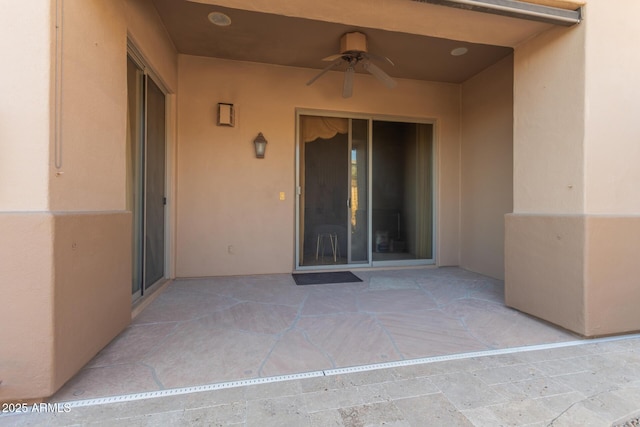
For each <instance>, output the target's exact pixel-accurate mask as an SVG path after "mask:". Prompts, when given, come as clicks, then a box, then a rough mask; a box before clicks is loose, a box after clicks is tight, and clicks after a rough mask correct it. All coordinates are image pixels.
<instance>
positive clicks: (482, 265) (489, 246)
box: [460, 56, 513, 279]
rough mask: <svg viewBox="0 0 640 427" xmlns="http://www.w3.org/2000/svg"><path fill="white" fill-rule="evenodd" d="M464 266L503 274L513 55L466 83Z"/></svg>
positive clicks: (510, 202) (510, 183) (510, 160)
mask: <svg viewBox="0 0 640 427" xmlns="http://www.w3.org/2000/svg"><path fill="white" fill-rule="evenodd" d="M461 126H462V143H461V147H462V148H461V166H460V171H461V176H462V178H461V180H462V182H461V200H462V201H461V206H462V209H461V216H460V218H461V220H460V233H461V239H460V266H462V267H463V268H466V269H469V270H472V271H476V272H479V273H482V274H486V275H488V276H491V277H495V278H498V279H503V278H504V215H505V214H507V213H510V212H511V211H512V209H513V57H512V56H510V57H508V58H505V59H504V60H502V61H500V62H499V63H497V64H495V65H493V66H492V67H490V68H488V69H486V70H484V71H483V72H481V73H479V74H478V75H476V76H474V77H473V78H471V79H469V80H468V81H466V82H465V83H464V84H463V85H462V115H461Z"/></svg>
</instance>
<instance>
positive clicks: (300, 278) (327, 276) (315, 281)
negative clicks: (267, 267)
mask: <svg viewBox="0 0 640 427" xmlns="http://www.w3.org/2000/svg"><path fill="white" fill-rule="evenodd" d="M292 276H293V280H295V281H296V285H298V286H301V285H327V284H329V283H350V282H362V279H360V278H359V277H358V276H356V275H355V274H353V273H352V272H350V271H330V272H327V273H297V274H292Z"/></svg>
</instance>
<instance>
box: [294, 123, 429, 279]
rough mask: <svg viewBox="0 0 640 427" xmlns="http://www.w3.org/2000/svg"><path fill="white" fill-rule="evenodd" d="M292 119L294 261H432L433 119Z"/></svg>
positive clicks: (312, 263)
mask: <svg viewBox="0 0 640 427" xmlns="http://www.w3.org/2000/svg"><path fill="white" fill-rule="evenodd" d="M298 120H299V121H298V129H299V135H298V194H299V198H298V205H297V208H298V222H297V233H298V234H297V241H298V250H297V263H296V265H297V268H306V267H309V268H312V267H313V268H331V266H345V265H349V266H374V265H387V264H393V265H407V264H416V263H418V264H425V263H429V262H433V259H434V254H433V178H432V176H433V170H432V163H433V158H432V157H433V155H432V152H433V125H432V124H429V123H426V124H425V123H411V122H400V121H384V120H372V119H369V118H350V117H331V116H322V115H313V114H301V115H299V117H298Z"/></svg>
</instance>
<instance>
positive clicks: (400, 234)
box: [372, 121, 433, 261]
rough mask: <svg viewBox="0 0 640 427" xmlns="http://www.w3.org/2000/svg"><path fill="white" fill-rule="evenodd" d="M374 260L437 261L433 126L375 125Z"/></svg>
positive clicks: (394, 123)
mask: <svg viewBox="0 0 640 427" xmlns="http://www.w3.org/2000/svg"><path fill="white" fill-rule="evenodd" d="M372 136H373V148H372V150H373V153H372V154H373V172H374V173H373V186H372V187H373V188H372V205H373V207H372V225H373V227H372V231H373V239H372V249H373V261H401V260H430V259H433V214H432V212H433V208H432V204H433V203H432V192H433V183H432V140H433V126H432V125H430V124H420V123H404V122H387V121H374V122H373V132H372Z"/></svg>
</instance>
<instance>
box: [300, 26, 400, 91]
mask: <svg viewBox="0 0 640 427" xmlns="http://www.w3.org/2000/svg"><path fill="white" fill-rule="evenodd" d="M340 52H341V53H338V54H336V55H331V56H328V57H326V58H324V59H323V61H330V62H331V63H330V64H329V65H327V66H326V67H325V68H324V69H323V70H322V71H320V73H318V74H317V75H316V76H315V77H314V78H312V79H311V80H309V81H308V82H307V86H309V85H311V84H313V82H315V81H316V80H318V79H319V78H320V77H322V76H323V75H324V74H325V73H326V72H327V71H331V70H333V69H336V68H338V67H339V66H340V65H342V64H347V70H346V71H345V73H344V84H343V86H342V97H343V98H350V97H351V95H352V94H353V77H354V75H355V72H356V66H357V65H358V64H362V67H363V68H364V70H365V71H367V72H368V73H369V74H371V75H373V76H374V77H375V78H377V79H378V80H380V81H381V82H382V83H383V84H384V85H385V86H387V87H388V88H389V89H391V88H393V87H395V86H396V82H395V80H393V79H392V78H391V77H389V75H388V74H387V73H385V72H384V71H383V70H382V68H380V67H378V66H377V65H376V64H374V63H373V62H372V61H371V60H372V59H374V60H377V61H380V62H387V63H389V64H391V65H394V64H393V62H392V61H391V60H390V59H389V58H387V57H384V56H378V55H374V54H372V53H369V52H367V36H365V35H364V34H362V33H359V32H353V33H346V34H345V35H343V36H342V38H341V39H340Z"/></svg>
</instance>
